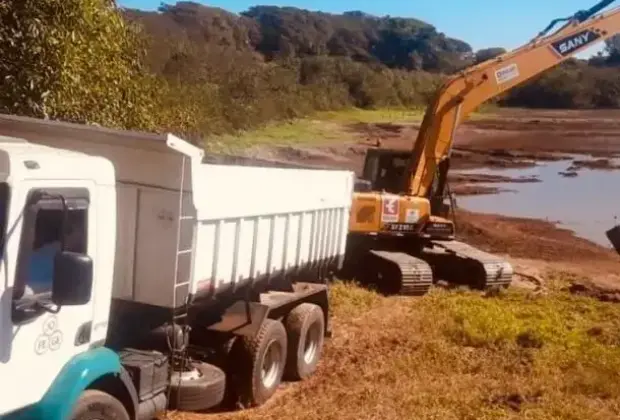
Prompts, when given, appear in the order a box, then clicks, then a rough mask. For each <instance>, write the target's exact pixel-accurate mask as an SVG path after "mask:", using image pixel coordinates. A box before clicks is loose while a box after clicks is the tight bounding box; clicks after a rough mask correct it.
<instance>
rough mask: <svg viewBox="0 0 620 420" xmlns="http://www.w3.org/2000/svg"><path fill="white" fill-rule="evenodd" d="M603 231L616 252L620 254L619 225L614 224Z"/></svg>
mask: <svg viewBox="0 0 620 420" xmlns="http://www.w3.org/2000/svg"><path fill="white" fill-rule="evenodd" d="M605 233H606V234H607V238H608V239H609V242H611V244H612V245H613V247H614V249H615V250H616V252H617V253H618V254H620V225H617V226H614V227H613V228H611V229H609V230H608V231H607V232H605Z"/></svg>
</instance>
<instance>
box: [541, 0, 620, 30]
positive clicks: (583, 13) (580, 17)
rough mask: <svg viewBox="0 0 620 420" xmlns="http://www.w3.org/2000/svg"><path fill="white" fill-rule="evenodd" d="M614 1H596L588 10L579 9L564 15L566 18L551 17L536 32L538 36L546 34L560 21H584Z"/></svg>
mask: <svg viewBox="0 0 620 420" xmlns="http://www.w3.org/2000/svg"><path fill="white" fill-rule="evenodd" d="M615 1H616V0H601V1H600V2H598V3H597V4H595V5H594V6H592V7H591V8H589V9H588V10H579V11H578V12H577V13H575V14H574V15H572V16H569V17H566V18H557V19H553V20H552V21H551V23H550V24H549V25H547V27H546V28H545V29H544V30H543V31H541V32H540V33H539V34H538V36H539V37H541V36H544V35H546V34H547V33H548V32H549V31H550V30H551V29H553V27H554V26H555V25H557V24H558V23H560V22H570V21H573V20H574V21H576V22H579V23H582V22H585V21H586V20H588V19H590V18H591V17H592V16H594V15H595V14H597V13H598V12H600V11H602V10H603V9H605V8H606V7H607V6H609V5H610V4H612V3H614V2H615Z"/></svg>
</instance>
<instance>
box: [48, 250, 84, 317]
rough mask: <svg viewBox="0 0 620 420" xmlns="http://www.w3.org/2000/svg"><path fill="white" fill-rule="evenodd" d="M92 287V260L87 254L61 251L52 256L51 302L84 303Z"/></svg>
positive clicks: (64, 303)
mask: <svg viewBox="0 0 620 420" xmlns="http://www.w3.org/2000/svg"><path fill="white" fill-rule="evenodd" d="M92 288H93V261H92V259H91V258H90V257H89V256H88V255H84V254H79V253H75V252H70V251H61V252H59V253H57V254H56V256H55V257H54V281H53V284H52V302H53V303H54V304H55V305H58V306H64V305H67V306H71V305H85V304H87V303H88V302H90V298H91V292H92Z"/></svg>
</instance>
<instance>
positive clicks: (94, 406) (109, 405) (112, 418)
mask: <svg viewBox="0 0 620 420" xmlns="http://www.w3.org/2000/svg"><path fill="white" fill-rule="evenodd" d="M71 420H130V418H129V414H128V413H127V409H126V408H125V406H123V404H122V403H121V402H120V401H119V400H117V399H116V398H114V397H113V396H111V395H110V394H107V393H105V392H102V391H98V390H95V389H88V390H86V391H84V392H83V393H82V395H81V396H80V399H79V400H78V402H77V404H76V406H75V409H74V410H73V413H72V414H71Z"/></svg>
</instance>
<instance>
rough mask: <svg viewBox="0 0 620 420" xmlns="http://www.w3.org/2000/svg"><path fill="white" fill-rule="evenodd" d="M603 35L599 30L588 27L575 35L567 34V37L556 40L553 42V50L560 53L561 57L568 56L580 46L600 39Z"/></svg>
mask: <svg viewBox="0 0 620 420" xmlns="http://www.w3.org/2000/svg"><path fill="white" fill-rule="evenodd" d="M600 38H601V36H600V35H599V34H598V32H595V31H592V30H589V29H586V30H585V31H581V32H579V33H577V34H575V35H570V36H567V37H566V38H563V39H560V40H558V41H555V42H553V43H552V44H551V48H552V49H553V51H555V52H556V53H558V55H559V56H560V57H567V56H569V55H573V54H574V53H576V52H577V50H579V49H580V48H583V47H585V46H587V45H589V44H591V43H593V42H596V41H598V40H599V39H600Z"/></svg>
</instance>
